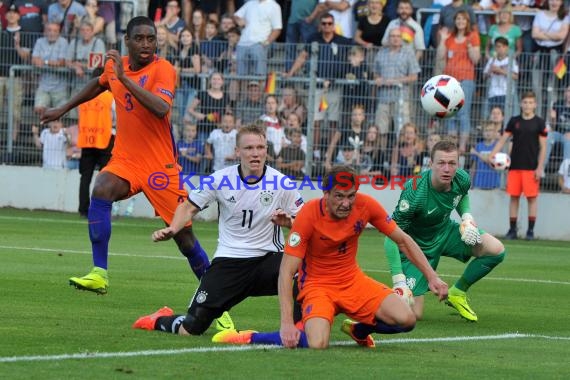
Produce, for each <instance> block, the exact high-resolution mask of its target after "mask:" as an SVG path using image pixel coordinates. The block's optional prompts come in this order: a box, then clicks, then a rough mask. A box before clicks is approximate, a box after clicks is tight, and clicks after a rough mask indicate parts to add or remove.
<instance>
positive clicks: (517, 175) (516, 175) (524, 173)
mask: <svg viewBox="0 0 570 380" xmlns="http://www.w3.org/2000/svg"><path fill="white" fill-rule="evenodd" d="M534 172H535V171H534V170H516V169H515V170H509V174H508V176H507V189H506V191H507V194H509V195H510V196H513V197H520V196H521V194H523V193H524V195H525V197H527V198H534V197H537V196H538V193H539V185H540V181H539V180H537V179H536V178H535V177H534Z"/></svg>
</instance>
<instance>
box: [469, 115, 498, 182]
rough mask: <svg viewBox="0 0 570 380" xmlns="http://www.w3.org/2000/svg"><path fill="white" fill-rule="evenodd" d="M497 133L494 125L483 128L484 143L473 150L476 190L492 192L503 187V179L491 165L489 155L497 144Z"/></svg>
mask: <svg viewBox="0 0 570 380" xmlns="http://www.w3.org/2000/svg"><path fill="white" fill-rule="evenodd" d="M497 141H498V138H497V131H496V129H495V125H494V124H493V123H487V124H485V126H484V127H483V141H481V142H479V143H477V145H476V146H475V148H473V147H472V148H471V156H472V164H471V183H472V185H471V186H472V187H473V188H474V189H482V190H491V189H497V188H499V186H500V185H501V177H500V174H499V172H498V171H496V170H494V169H493V168H492V167H491V166H490V165H489V163H488V162H489V153H491V151H492V150H493V148H494V147H495V145H496V144H497Z"/></svg>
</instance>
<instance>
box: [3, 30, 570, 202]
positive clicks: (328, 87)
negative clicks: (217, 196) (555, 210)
mask: <svg viewBox="0 0 570 380" xmlns="http://www.w3.org/2000/svg"><path fill="white" fill-rule="evenodd" d="M35 37H36V38H37V36H35ZM329 48H330V49H334V48H331V47H330V46H329ZM338 49H340V50H342V52H340V53H339V52H337V53H336V54H333V55H332V56H333V57H334V59H332V60H330V61H323V59H322V58H323V52H322V47H321V46H319V45H317V44H314V45H313V46H303V45H287V44H277V43H276V44H273V45H272V46H271V48H270V49H269V51H268V61H267V73H268V74H270V75H237V71H236V66H237V65H238V62H237V61H236V52H235V50H234V49H232V48H230V47H228V45H227V43H226V42H212V43H211V44H210V45H209V47H208V49H207V50H206V49H202V51H201V64H202V69H201V73H200V74H187V73H185V72H184V70H182V71H181V74H180V78H181V79H180V83H181V86H180V87H179V88H178V89H177V93H178V94H182V93H183V94H184V97H185V99H184V100H175V102H174V109H173V112H172V124H173V132H174V135H175V138H176V139H177V140H182V139H183V138H184V133H183V130H184V125H185V124H198V127H199V132H201V133H199V135H198V137H199V138H201V139H204V140H205V139H206V138H207V135H208V133H209V131H210V130H209V129H207V128H206V129H204V130H200V126H201V125H202V124H203V123H202V121H201V120H197V119H196V116H195V114H194V115H193V114H192V113H191V112H189V109H190V108H192V107H191V106H192V103H193V100H194V99H200V97H204V96H206V93H205V92H204V91H206V90H207V89H208V88H209V86H210V81H209V78H210V76H211V74H212V73H213V72H221V73H222V74H223V76H224V87H223V88H224V93H225V94H226V95H227V98H228V100H229V104H228V107H227V109H225V110H224V112H229V113H232V114H234V116H235V119H236V127H239V126H240V125H243V124H246V123H251V122H255V121H256V120H260V119H261V120H262V121H261V123H262V124H264V125H266V126H268V128H275V129H277V130H279V133H275V134H274V136H273V137H272V138H271V139H270V140H272V141H271V142H272V143H273V144H272V145H273V152H272V154H271V164H272V165H274V166H278V167H282V168H283V171H285V172H287V171H291V170H292V169H290V168H289V167H288V166H287V165H283V164H287V163H289V162H290V161H291V160H293V161H295V160H296V161H299V160H302V161H304V165H302V166H303V168H302V169H299V170H293V171H295V172H296V173H297V174H299V173H301V172H302V173H304V174H307V175H311V176H313V177H314V176H316V175H319V174H321V173H322V172H323V171H324V170H325V169H326V167H327V166H328V165H329V164H332V163H335V162H345V163H349V164H354V165H356V166H357V168H358V170H360V171H361V172H368V173H373V174H375V173H376V174H378V173H379V174H382V175H384V176H386V177H387V178H388V177H390V176H391V175H392V176H393V175H408V174H417V173H418V172H420V171H421V170H423V169H425V167H426V166H427V157H428V154H427V150H428V146H429V144H430V142H431V141H432V140H434V139H436V138H437V135H439V137H441V138H443V137H445V136H448V135H450V134H449V129H448V127H449V125H448V121H444V120H440V119H436V118H432V117H430V116H429V115H427V114H426V113H425V112H424V111H423V110H422V109H421V106H420V102H419V95H420V89H421V86H422V84H423V83H424V82H425V80H427V79H428V78H429V77H431V76H432V75H434V74H437V73H438V70H440V69H441V65H438V64H436V63H437V62H436V55H435V50H433V49H428V50H427V51H425V52H424V54H423V57H422V58H421V60H420V61H419V67H420V72H419V74H418V79H417V80H416V81H415V82H413V83H410V84H409V85H403V86H402V85H398V84H395V85H391V86H389V87H390V88H389V92H390V94H389V99H390V100H389V101H379V99H381V98H382V97H383V96H384V95H385V94H384V95H382V94H381V93H380V90H379V89H380V87H378V85H377V84H376V83H375V82H374V77H375V70H377V69H378V67H384V68H385V67H388V66H389V65H396V66H397V67H396V69H395V71H397V69H398V68H399V67H402V66H405V65H407V64H408V62H402V61H396V62H388V61H379V62H376V63H375V58H376V56H377V54H378V49H374V48H373V49H367V50H362V49H358V48H357V49H354V47H352V46H347V47H341V46H339V47H338ZM303 52H306V54H307V56H306V57H307V59H306V62H305V64H304V65H303V66H302V68H301V69H300V70H299V71H298V72H296V73H295V75H292V76H289V75H285V74H284V73H285V72H287V71H288V70H289V68H290V67H291V65H292V64H293V61H294V59H295V58H296V57H298V56H299V55H300V54H303ZM359 52H363V58H362V59H357V58H355V57H354V56H355V55H358V54H359ZM0 54H1V55H3V56H4V57H5V56H6V55H9V54H14V52H13V51H0ZM552 54H553V55H552V56H551V55H548V54H543V55H540V54H526V53H525V54H522V55H521V56H519V57H517V59H516V61H517V63H518V66H519V67H520V74H519V78H518V79H517V80H513V79H510V76H507V79H506V80H505V81H504V83H505V85H506V86H507V88H506V95H505V99H504V106H503V113H504V115H503V116H504V120H500V121H498V127H497V136H498V133H500V130H501V129H502V127H503V125H504V124H506V121H508V118H509V117H510V116H512V115H516V114H518V113H519V108H518V104H519V98H520V95H521V94H522V93H523V92H525V91H528V90H533V91H535V92H536V94H537V96H538V105H539V107H538V108H539V109H538V115H539V116H542V117H545V118H546V119H547V121H548V122H550V109H551V108H552V104H553V103H554V102H555V101H557V100H563V99H564V89H565V87H566V86H568V84H569V82H568V80H567V79H568V75H566V76H564V77H563V78H562V79H558V77H557V76H556V75H555V72H554V70H555V65H556V63H558V60H559V59H560V58H563V59H564V58H565V57H558V56H556V55H554V54H555V53H552ZM324 56H327V55H326V54H325V55H324ZM329 56H330V55H329ZM166 58H168V59H170V60H171V61H172V63H173V64H177V62H180V60H179V59H178V58H177V56H176V52H175V51H174V50H168V53H167V55H166ZM566 60H567V61H566V64H567V65H570V62H568V59H567V57H566ZM359 61H362V62H359ZM358 65H360V66H361V67H360V66H358ZM378 65H380V66H378ZM485 65H486V62H485V60H484V58H482V59H481V62H480V63H479V64H478V65H476V78H475V89H474V93H473V98H472V102H471V103H472V105H471V115H470V117H469V124H470V128H469V133H468V136H467V140H466V146H465V149H464V150H463V151H462V154H461V160H460V161H461V165H462V166H463V167H464V168H465V169H467V170H471V171H473V170H474V167H475V166H474V157H473V155H472V154H471V152H470V151H471V149H474V148H476V147H477V144H478V143H479V142H481V141H482V139H483V130H484V127H485V125H487V124H489V122H490V115H491V110H490V103H489V98H488V95H489V79H487V78H486V77H485V75H484V74H483V69H484V67H485ZM513 68H514V65H513V64H512V63H511V64H510V65H509V66H508V69H509V70H511V71H512V70H513ZM3 72H4V73H6V74H2V75H1V76H2V77H4V78H2V79H1V80H2V81H3V82H2V85H3V86H4V88H5V92H4V96H3V99H2V100H3V104H2V106H1V111H0V152H1V154H0V161H1V163H2V164H7V165H41V164H42V149H41V148H39V147H38V146H36V142H35V140H34V136H33V133H32V127H33V126H38V124H39V115H38V113H37V112H36V111H34V103H35V101H36V99H35V98H36V95H37V93H38V91H37V89H38V85H39V83H40V82H41V80H42V78H43V77H45V76H46V75H56V76H57V77H58V78H59V84H60V85H61V87H60V89H58V90H56V91H58V92H60V93H59V94H58V95H61V94H62V93H61V91H63V93H64V94H65V97H64V99H65V100H67V99H69V96H71V95H72V94H73V93H74V92H75V91H77V89H78V86H79V85H80V84H81V83H82V82H84V80H83V79H82V78H78V77H77V76H76V74H75V72H73V71H71V70H70V69H68V68H66V67H59V68H53V67H49V68H45V67H42V68H40V67H36V66H33V65H31V64H30V63H29V61H27V62H23V64H19V65H12V66H11V67H10V68H9V70H8V72H6V71H3ZM325 72H326V73H325ZM88 73H89V71H87V74H88ZM323 73H325V75H323ZM87 74H86V75H87ZM5 75H7V77H5ZM271 78H274V79H275V81H274V82H273V81H272V80H271ZM254 82H255V83H254ZM273 84H274V85H275V86H273ZM273 87H274V88H273ZM61 88H62V89H61ZM270 94H272V95H273V96H274V97H275V99H276V102H277V110H276V112H275V113H274V112H273V110H272V109H271V107H272V106H270V105H269V103H271V101H268V100H267V98H268V97H269V95H270ZM59 98H61V96H60V97H59ZM200 100H201V101H202V104H204V102H203V101H204V99H200ZM388 105H390V106H388ZM51 106H55V104H51ZM355 106H358V107H356V108H357V110H356V111H355V110H354V107H355ZM359 106H362V109H361V108H360V107H359ZM382 106H384V108H383V109H382V110H379V107H382ZM358 110H361V113H362V115H354V113H355V112H356V113H358V112H359V111H358ZM194 111H197V112H198V111H200V106H198V107H195V109H194ZM292 113H293V114H296V115H297V116H298V117H297V118H296V117H295V116H289V115H290V114H292ZM206 116H207V115H206ZM75 117H76V116H75V115H74V114H73V113H71V114H70V115H68V116H66V117H65V118H64V120H63V123H64V125H65V126H72V125H75V124H76V123H77V120H76V119H75ZM362 117H363V118H364V121H363V122H362V123H361V124H362V125H360V119H361V118H362ZM294 119H299V120H298V121H297V120H294ZM216 121H218V120H217V119H216ZM408 122H410V123H412V124H413V125H414V126H415V127H414V128H410V127H405V128H404V126H405V124H406V123H408ZM296 124H299V127H300V128H301V130H302V135H301V141H300V142H292V136H291V133H292V131H293V129H294V127H295V125H296ZM351 125H352V128H351ZM561 127H563V126H561ZM410 129H412V130H413V131H412V132H409V133H408V135H406V134H405V133H404V132H405V131H409V130H410ZM410 135H411V137H410ZM275 136H276V137H275ZM356 136H358V137H359V139H358V140H359V141H356V142H355V139H354V137H356ZM497 136H494V137H495V138H496V137H497ZM451 137H452V138H457V135H453V134H451ZM297 145H300V150H301V151H302V154H301V153H298V155H296V156H295V154H293V156H291V157H287V159H284V157H281V160H279V157H280V153H281V151H282V150H283V149H284V148H286V147H287V148H289V147H291V148H296V147H297ZM549 146H550V147H551V148H552V149H549V152H550V157H549V158H548V161H547V165H546V176H545V178H544V180H543V181H542V185H541V186H542V188H543V190H547V191H558V190H559V187H558V184H557V172H558V169H559V166H560V164H561V160H562V158H563V150H562V143H561V142H556V143H554V142H551V144H550V145H549ZM290 150H291V149H288V154H289V155H291V154H292V153H291V152H290ZM566 154H570V152H566ZM214 155H215V152H214ZM203 162H204V163H203V164H202V165H200V169H201V170H203V171H207V170H211V165H209V163H208V161H207V160H206V159H205V158H204V159H203ZM69 167H75V166H74V165H70V166H69ZM480 170H481V169H480ZM482 170H488V171H489V173H490V174H493V175H494V174H495V172H494V171H492V169H482Z"/></svg>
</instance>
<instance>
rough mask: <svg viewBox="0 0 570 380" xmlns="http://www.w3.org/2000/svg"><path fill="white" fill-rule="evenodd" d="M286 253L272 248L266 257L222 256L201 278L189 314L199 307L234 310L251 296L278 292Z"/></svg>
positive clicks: (213, 262)
mask: <svg viewBox="0 0 570 380" xmlns="http://www.w3.org/2000/svg"><path fill="white" fill-rule="evenodd" d="M282 257H283V253H274V252H270V253H268V254H266V255H265V256H262V257H255V258H247V259H234V258H229V257H219V258H216V259H214V260H213V261H212V265H211V266H210V267H209V268H208V270H207V271H206V273H205V274H204V275H203V276H202V279H201V280H200V285H199V286H198V289H197V290H196V293H195V294H194V298H192V302H191V303H190V306H189V308H188V314H191V315H195V313H194V312H193V311H194V309H195V308H197V307H201V308H207V309H210V310H212V311H219V312H220V313H219V314H221V313H222V312H224V311H227V310H230V309H231V308H232V307H233V306H235V305H237V304H238V303H240V302H241V301H243V300H244V299H246V298H247V297H259V296H274V295H277V280H278V278H279V266H280V265H281V258H282Z"/></svg>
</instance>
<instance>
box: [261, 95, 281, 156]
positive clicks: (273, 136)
mask: <svg viewBox="0 0 570 380" xmlns="http://www.w3.org/2000/svg"><path fill="white" fill-rule="evenodd" d="M259 120H261V121H263V124H264V126H265V127H266V128H267V129H266V133H267V141H268V142H270V143H272V144H273V150H274V152H275V154H276V155H277V156H278V155H279V152H280V151H281V147H282V145H283V143H284V142H285V128H283V126H282V125H281V121H280V120H279V116H278V114H277V98H276V97H275V96H274V95H268V96H267V97H266V98H265V113H264V114H263V115H261V117H260V118H259Z"/></svg>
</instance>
